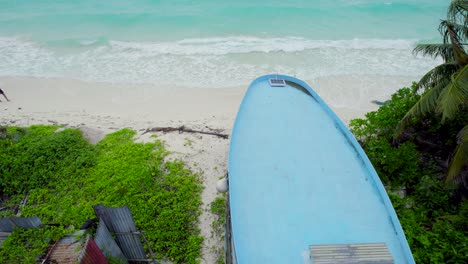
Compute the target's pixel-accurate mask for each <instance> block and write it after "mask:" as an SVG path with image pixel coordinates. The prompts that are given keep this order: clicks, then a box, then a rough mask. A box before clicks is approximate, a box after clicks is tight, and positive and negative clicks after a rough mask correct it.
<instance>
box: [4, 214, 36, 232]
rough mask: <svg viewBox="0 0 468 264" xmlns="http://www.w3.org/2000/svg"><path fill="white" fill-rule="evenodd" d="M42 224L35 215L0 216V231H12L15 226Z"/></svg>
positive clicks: (25, 226)
mask: <svg viewBox="0 0 468 264" xmlns="http://www.w3.org/2000/svg"><path fill="white" fill-rule="evenodd" d="M40 226H42V222H41V220H40V219H39V217H37V216H32V217H4V218H0V231H1V232H12V231H13V229H15V227H22V228H24V229H29V228H37V227H40Z"/></svg>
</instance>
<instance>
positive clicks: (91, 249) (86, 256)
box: [78, 236, 108, 264]
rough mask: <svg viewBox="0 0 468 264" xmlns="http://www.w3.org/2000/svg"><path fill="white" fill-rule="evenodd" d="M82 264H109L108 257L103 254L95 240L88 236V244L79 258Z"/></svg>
mask: <svg viewBox="0 0 468 264" xmlns="http://www.w3.org/2000/svg"><path fill="white" fill-rule="evenodd" d="M78 262H79V263H80V264H108V262H107V259H106V257H105V256H104V254H102V252H101V250H100V249H99V247H98V246H97V245H96V243H95V242H94V240H93V239H92V238H91V237H89V236H88V238H87V239H86V243H85V245H84V247H83V250H82V251H81V254H80V256H79V257H78Z"/></svg>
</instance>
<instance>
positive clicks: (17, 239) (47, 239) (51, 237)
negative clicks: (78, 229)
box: [0, 226, 68, 264]
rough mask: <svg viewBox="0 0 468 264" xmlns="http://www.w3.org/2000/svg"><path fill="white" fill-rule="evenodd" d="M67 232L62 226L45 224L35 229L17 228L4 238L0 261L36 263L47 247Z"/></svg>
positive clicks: (7, 262) (12, 263) (8, 263)
mask: <svg viewBox="0 0 468 264" xmlns="http://www.w3.org/2000/svg"><path fill="white" fill-rule="evenodd" d="M67 233H68V230H64V229H63V227H54V226H47V227H42V228H37V229H28V230H25V229H22V228H17V229H15V231H13V232H12V233H11V235H10V236H9V237H8V239H7V240H5V242H4V244H3V245H2V247H3V248H4V250H0V263H6V264H16V263H36V261H37V260H38V259H39V258H40V257H41V256H43V255H45V254H46V251H47V248H48V247H49V245H50V244H51V243H52V242H53V241H57V240H58V239H59V238H61V237H63V236H64V235H66V234H67Z"/></svg>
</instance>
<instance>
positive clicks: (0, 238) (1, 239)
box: [0, 232, 10, 246]
mask: <svg viewBox="0 0 468 264" xmlns="http://www.w3.org/2000/svg"><path fill="white" fill-rule="evenodd" d="M9 235H10V232H0V246H1V245H2V244H3V242H4V241H5V239H7V237H8V236H9Z"/></svg>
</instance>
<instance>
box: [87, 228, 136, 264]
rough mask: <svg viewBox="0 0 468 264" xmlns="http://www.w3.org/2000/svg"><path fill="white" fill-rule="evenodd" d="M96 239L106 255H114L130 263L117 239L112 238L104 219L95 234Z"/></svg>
mask: <svg viewBox="0 0 468 264" xmlns="http://www.w3.org/2000/svg"><path fill="white" fill-rule="evenodd" d="M94 241H95V242H96V245H97V246H98V247H99V248H100V249H101V251H102V253H104V255H105V256H112V257H114V258H118V259H120V260H121V261H122V262H123V263H128V261H127V258H126V257H125V255H124V254H123V253H122V250H120V248H119V246H118V245H117V243H116V242H115V240H114V239H113V238H112V235H111V233H110V232H109V230H108V229H107V226H106V224H105V223H104V221H99V224H98V227H97V230H96V235H94Z"/></svg>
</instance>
